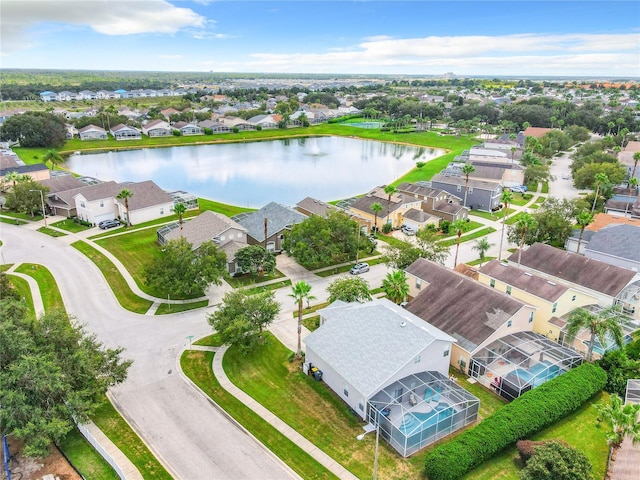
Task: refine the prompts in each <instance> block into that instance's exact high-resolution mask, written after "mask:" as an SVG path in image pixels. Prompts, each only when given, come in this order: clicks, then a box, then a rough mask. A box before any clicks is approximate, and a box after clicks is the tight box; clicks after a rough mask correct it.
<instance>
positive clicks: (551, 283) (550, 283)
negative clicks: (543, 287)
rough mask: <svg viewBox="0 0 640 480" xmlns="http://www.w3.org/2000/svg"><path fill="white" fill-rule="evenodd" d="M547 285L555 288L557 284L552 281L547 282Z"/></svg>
mask: <svg viewBox="0 0 640 480" xmlns="http://www.w3.org/2000/svg"><path fill="white" fill-rule="evenodd" d="M547 283H548V284H549V285H553V286H555V285H556V284H555V283H553V282H552V281H551V280H547Z"/></svg>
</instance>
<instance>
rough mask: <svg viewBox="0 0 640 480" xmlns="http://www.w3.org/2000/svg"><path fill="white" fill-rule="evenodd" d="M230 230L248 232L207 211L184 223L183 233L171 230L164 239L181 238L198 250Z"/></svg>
mask: <svg viewBox="0 0 640 480" xmlns="http://www.w3.org/2000/svg"><path fill="white" fill-rule="evenodd" d="M230 228H237V229H238V230H242V231H246V229H245V228H244V227H243V226H242V225H239V224H238V223H237V222H234V221H233V220H231V219H230V218H228V217H225V216H224V215H221V214H219V213H216V212H211V211H209V210H207V211H204V212H202V213H201V214H200V215H198V216H197V217H195V218H194V219H193V220H189V221H188V222H184V223H183V225H182V231H180V228H179V227H178V228H175V229H173V230H171V231H170V232H169V233H166V234H165V235H164V237H165V239H167V240H176V239H178V238H180V237H184V238H186V239H187V241H188V242H189V243H190V244H191V246H192V247H193V248H198V247H199V246H200V245H202V243H203V242H206V241H207V240H211V239H213V238H214V237H217V236H219V235H221V234H222V233H224V232H226V231H227V230H229V229H230Z"/></svg>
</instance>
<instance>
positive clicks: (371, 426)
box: [356, 415, 380, 480]
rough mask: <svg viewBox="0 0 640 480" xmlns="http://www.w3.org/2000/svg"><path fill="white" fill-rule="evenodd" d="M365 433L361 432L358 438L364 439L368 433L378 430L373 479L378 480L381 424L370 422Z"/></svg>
mask: <svg viewBox="0 0 640 480" xmlns="http://www.w3.org/2000/svg"><path fill="white" fill-rule="evenodd" d="M376 416H377V415H376ZM362 428H363V429H364V433H361V434H360V435H358V436H357V437H356V439H357V440H362V439H363V438H364V436H365V435H366V434H367V433H370V432H373V431H374V430H375V431H376V446H375V450H374V453H373V480H377V478H378V443H379V441H380V424H379V423H378V422H376V424H375V425H372V424H370V423H368V424H367V425H365V426H364V427H362Z"/></svg>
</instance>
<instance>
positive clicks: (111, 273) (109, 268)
mask: <svg viewBox="0 0 640 480" xmlns="http://www.w3.org/2000/svg"><path fill="white" fill-rule="evenodd" d="M71 246H72V247H74V248H76V249H77V250H79V251H80V252H82V253H83V254H84V255H86V256H87V257H88V258H89V259H90V260H91V261H92V262H93V263H95V264H96V266H97V267H98V268H99V269H100V271H101V272H102V274H103V275H104V278H105V279H106V280H107V282H108V283H109V286H110V287H111V290H113V293H114V295H115V296H116V298H117V299H118V302H119V303H120V305H122V308H124V309H126V310H129V311H130V312H134V313H142V314H143V313H145V312H146V311H147V310H149V308H150V307H151V305H153V302H151V301H150V300H146V299H144V298H140V297H138V296H137V295H136V294H135V293H133V292H132V291H131V289H130V288H129V285H128V284H127V282H126V281H125V279H124V277H123V276H122V275H121V274H120V272H119V271H118V269H117V268H116V266H115V265H114V264H113V262H111V260H109V259H108V258H107V257H105V256H104V255H103V254H102V253H100V252H99V251H98V250H96V249H95V248H93V247H92V246H91V245H89V244H88V243H86V242H83V241H82V240H79V241H77V242H74V243H72V244H71Z"/></svg>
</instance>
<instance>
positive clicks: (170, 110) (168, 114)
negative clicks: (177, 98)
mask: <svg viewBox="0 0 640 480" xmlns="http://www.w3.org/2000/svg"><path fill="white" fill-rule="evenodd" d="M158 96H160V95H158ZM160 113H161V114H162V115H163V116H164V118H166V119H167V120H169V117H171V115H177V114H178V113H180V110H176V109H175V108H165V109H164V110H160Z"/></svg>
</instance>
